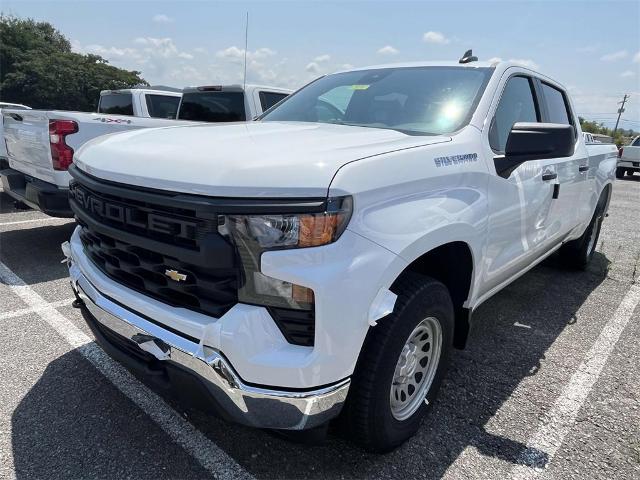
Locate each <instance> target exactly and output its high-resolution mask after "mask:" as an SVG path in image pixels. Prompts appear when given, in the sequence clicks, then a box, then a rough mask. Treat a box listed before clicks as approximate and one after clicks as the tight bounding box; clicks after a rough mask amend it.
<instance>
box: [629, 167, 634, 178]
mask: <svg viewBox="0 0 640 480" xmlns="http://www.w3.org/2000/svg"><path fill="white" fill-rule="evenodd" d="M633 172H635V170H633V169H631V168H630V169H629V170H627V175H629V176H630V177H632V176H633Z"/></svg>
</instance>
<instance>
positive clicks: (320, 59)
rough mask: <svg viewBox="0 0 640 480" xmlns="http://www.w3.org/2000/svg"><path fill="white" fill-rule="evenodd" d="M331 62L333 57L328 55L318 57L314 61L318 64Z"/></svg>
mask: <svg viewBox="0 0 640 480" xmlns="http://www.w3.org/2000/svg"><path fill="white" fill-rule="evenodd" d="M329 60H331V55H328V54H326V53H325V54H324V55H318V56H317V57H316V58H314V59H313V61H314V62H316V63H326V62H328V61H329Z"/></svg>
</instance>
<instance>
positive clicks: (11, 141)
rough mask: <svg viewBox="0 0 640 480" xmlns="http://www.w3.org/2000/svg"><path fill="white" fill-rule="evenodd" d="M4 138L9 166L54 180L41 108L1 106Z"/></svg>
mask: <svg viewBox="0 0 640 480" xmlns="http://www.w3.org/2000/svg"><path fill="white" fill-rule="evenodd" d="M2 117H3V122H4V138H5V141H6V145H7V158H8V159H9V166H10V167H11V168H13V169H15V170H19V171H20V172H22V173H26V174H27V175H30V176H32V177H35V178H38V179H40V180H44V181H45V182H49V183H55V178H54V172H53V166H52V164H51V146H50V144H49V117H48V112H47V111H45V110H20V111H7V110H4V111H3V114H2Z"/></svg>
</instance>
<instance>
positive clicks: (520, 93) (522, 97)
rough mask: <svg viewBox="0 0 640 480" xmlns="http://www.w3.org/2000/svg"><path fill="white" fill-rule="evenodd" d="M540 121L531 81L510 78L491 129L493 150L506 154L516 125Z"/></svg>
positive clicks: (490, 138) (490, 142)
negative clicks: (511, 133) (505, 151)
mask: <svg viewBox="0 0 640 480" xmlns="http://www.w3.org/2000/svg"><path fill="white" fill-rule="evenodd" d="M539 121H540V115H539V113H538V110H537V108H536V102H535V100H534V96H533V85H532V83H531V80H530V79H529V78H526V77H512V78H510V79H509V81H508V82H507V85H506V86H505V88H504V91H503V92H502V97H501V98H500V103H499V104H498V108H497V109H496V113H495V115H494V117H493V121H492V122H491V128H490V129H489V144H490V145H491V148H492V149H493V150H494V151H496V152H504V150H505V147H506V145H507V137H508V136H509V132H510V131H511V128H512V127H513V124H514V123H517V122H539Z"/></svg>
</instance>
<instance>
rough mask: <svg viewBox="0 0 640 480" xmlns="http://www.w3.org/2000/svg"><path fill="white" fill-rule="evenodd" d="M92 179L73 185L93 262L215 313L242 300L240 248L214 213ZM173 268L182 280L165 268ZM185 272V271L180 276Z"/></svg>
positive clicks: (155, 292) (159, 294) (166, 298)
mask: <svg viewBox="0 0 640 480" xmlns="http://www.w3.org/2000/svg"><path fill="white" fill-rule="evenodd" d="M107 187H109V185H106V187H105V189H104V191H102V190H101V185H100V182H98V181H92V182H91V188H89V186H88V185H86V184H84V183H80V182H78V181H74V182H72V184H71V186H70V203H71V207H72V208H73V210H74V213H75V215H76V218H77V220H78V223H79V224H80V226H81V227H82V228H81V231H80V239H81V240H82V244H83V246H84V249H85V252H86V254H87V255H88V257H89V258H90V259H91V260H92V262H93V263H94V264H95V265H96V266H97V267H98V268H99V269H100V270H101V271H102V272H103V273H104V274H105V275H107V276H108V277H110V278H112V279H113V280H115V281H117V282H118V283H120V284H122V285H124V286H126V287H128V288H130V289H132V290H135V291H138V292H140V293H143V294H145V295H148V296H150V297H152V298H154V299H156V300H159V301H162V302H164V303H167V304H169V305H172V306H174V307H182V308H188V309H190V310H195V311H197V312H200V313H204V314H207V315H212V316H214V317H216V318H219V317H220V316H222V315H224V314H225V313H226V312H227V311H228V310H229V309H230V308H231V307H233V305H235V304H236V303H237V301H238V294H237V291H238V283H239V269H238V268H237V259H236V250H235V248H234V247H233V246H232V245H231V243H230V242H228V241H227V240H226V239H225V238H224V237H223V236H222V235H220V234H219V233H218V225H217V218H218V214H217V213H216V212H215V211H211V210H208V211H206V212H199V211H198V208H197V207H196V206H193V208H191V209H189V208H185V207H183V206H181V207H176V206H174V205H171V203H173V202H172V201H171V199H170V198H168V197H167V198H165V197H163V196H162V195H159V194H154V195H150V194H146V195H144V196H143V198H140V196H139V195H138V192H137V191H136V190H134V189H130V190H128V189H127V188H126V187H123V186H119V187H118V192H117V195H116V194H114V192H113V191H110V190H109V188H107ZM171 271H174V272H175V273H176V274H179V275H180V279H179V280H174V279H171V278H170V277H169V276H167V274H170V273H171ZM183 276H184V277H183Z"/></svg>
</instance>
